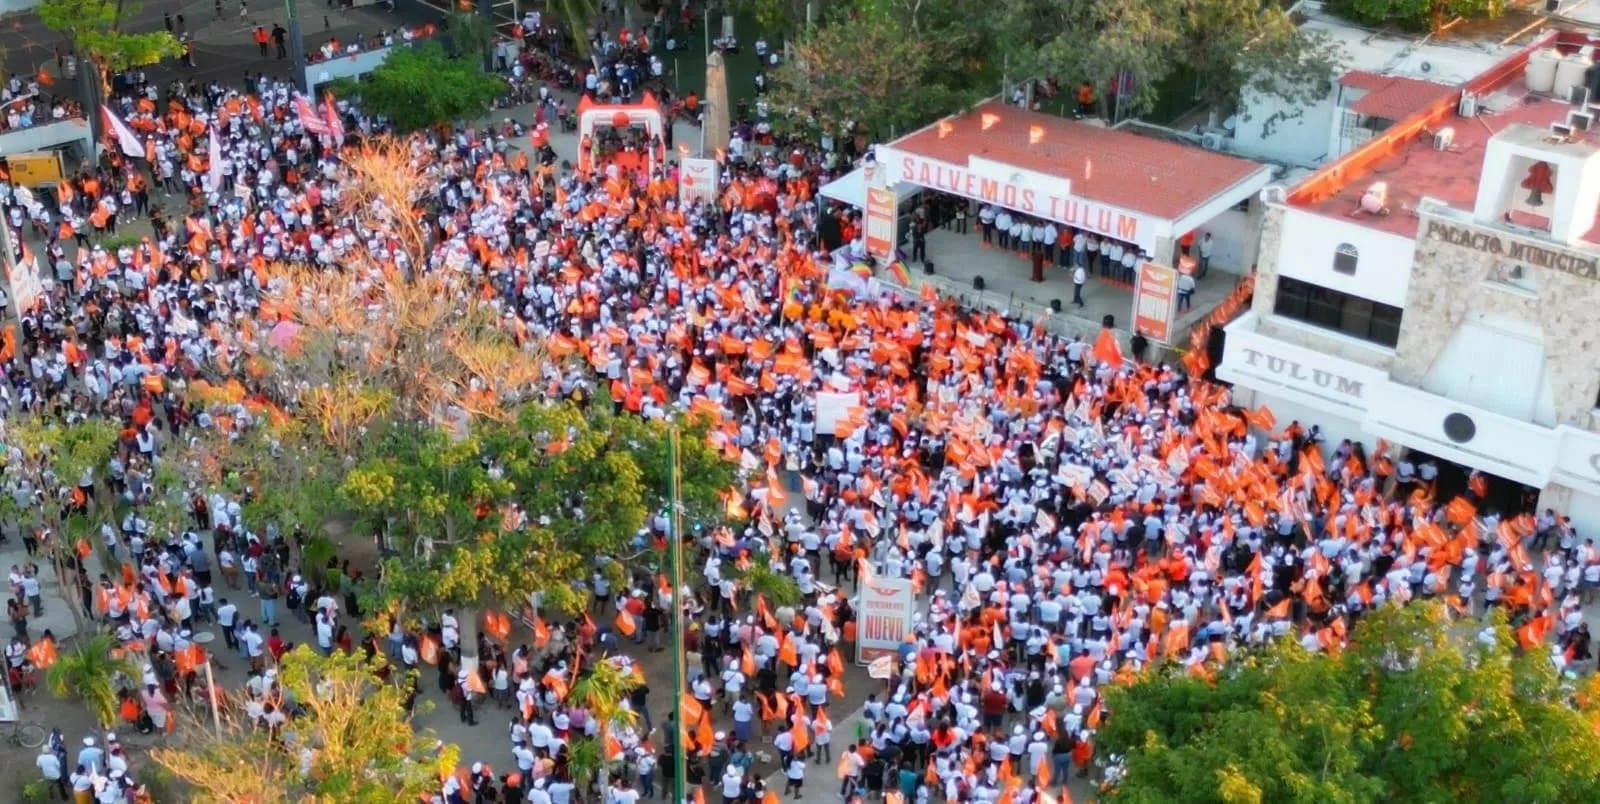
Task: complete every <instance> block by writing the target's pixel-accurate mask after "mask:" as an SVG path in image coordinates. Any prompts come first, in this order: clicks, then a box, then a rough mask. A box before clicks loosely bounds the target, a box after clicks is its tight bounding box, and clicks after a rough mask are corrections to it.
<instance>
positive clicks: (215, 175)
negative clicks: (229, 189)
mask: <svg viewBox="0 0 1600 804" xmlns="http://www.w3.org/2000/svg"><path fill="white" fill-rule="evenodd" d="M206 131H207V133H208V134H209V135H210V138H211V144H210V145H209V146H208V147H207V148H206V160H207V161H209V162H210V163H211V164H210V165H209V166H208V167H207V168H206V189H208V190H210V191H212V192H216V191H217V190H219V189H221V188H222V137H221V136H220V135H219V134H218V133H217V124H215V123H212V124H211V127H210V128H208V129H206Z"/></svg>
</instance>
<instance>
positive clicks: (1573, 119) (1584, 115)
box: [1567, 111, 1594, 131]
mask: <svg viewBox="0 0 1600 804" xmlns="http://www.w3.org/2000/svg"><path fill="white" fill-rule="evenodd" d="M1567 125H1568V126H1570V127H1571V128H1572V130H1573V131H1588V130H1589V127H1590V126H1592V125H1594V113H1592V112H1588V111H1583V112H1567Z"/></svg>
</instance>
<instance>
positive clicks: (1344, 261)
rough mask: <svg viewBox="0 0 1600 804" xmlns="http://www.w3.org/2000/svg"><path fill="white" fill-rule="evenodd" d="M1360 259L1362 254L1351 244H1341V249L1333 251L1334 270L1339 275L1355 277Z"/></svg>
mask: <svg viewBox="0 0 1600 804" xmlns="http://www.w3.org/2000/svg"><path fill="white" fill-rule="evenodd" d="M1360 258H1361V253H1360V252H1358V251H1356V247H1355V246H1352V245H1350V244H1349V243H1340V244H1339V247H1338V248H1336V249H1334V250H1333V270H1334V271H1335V272H1337V273H1341V274H1349V275H1351V276H1355V273H1356V261H1357V260H1359V259H1360Z"/></svg>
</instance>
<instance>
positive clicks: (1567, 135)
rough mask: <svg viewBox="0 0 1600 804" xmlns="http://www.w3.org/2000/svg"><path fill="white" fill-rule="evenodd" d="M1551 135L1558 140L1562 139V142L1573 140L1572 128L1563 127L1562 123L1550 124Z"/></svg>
mask: <svg viewBox="0 0 1600 804" xmlns="http://www.w3.org/2000/svg"><path fill="white" fill-rule="evenodd" d="M1550 133H1551V134H1552V135H1554V136H1555V137H1556V139H1562V140H1565V139H1571V138H1572V126H1568V125H1563V124H1561V123H1551V124H1550Z"/></svg>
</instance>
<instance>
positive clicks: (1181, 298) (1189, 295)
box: [1178, 274, 1194, 312]
mask: <svg viewBox="0 0 1600 804" xmlns="http://www.w3.org/2000/svg"><path fill="white" fill-rule="evenodd" d="M1193 307H1194V277H1193V276H1191V275H1189V274H1179V275H1178V312H1183V311H1184V310H1185V309H1192V308H1193Z"/></svg>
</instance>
